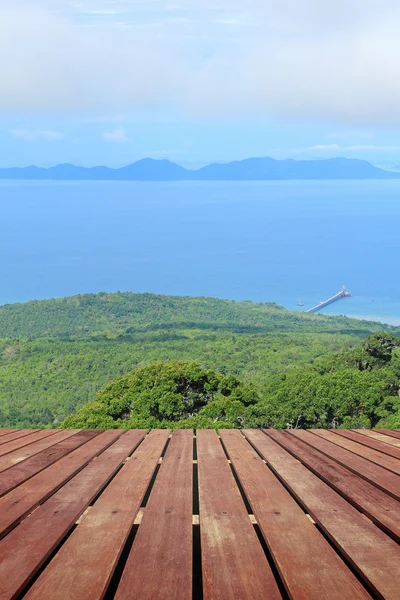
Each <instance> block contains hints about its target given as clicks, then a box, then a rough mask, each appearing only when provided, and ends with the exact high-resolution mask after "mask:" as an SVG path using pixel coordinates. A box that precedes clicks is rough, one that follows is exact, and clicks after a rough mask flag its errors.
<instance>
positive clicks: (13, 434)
mask: <svg viewBox="0 0 400 600" xmlns="http://www.w3.org/2000/svg"><path fill="white" fill-rule="evenodd" d="M35 431H39V429H13V430H11V431H10V432H9V433H7V434H5V435H3V436H2V437H1V439H0V446H1V445H2V444H5V443H6V442H11V441H12V440H16V439H18V438H20V437H25V436H26V435H30V434H31V433H34V432H35Z"/></svg>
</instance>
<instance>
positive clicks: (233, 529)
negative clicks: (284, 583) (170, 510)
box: [196, 430, 281, 600]
mask: <svg viewBox="0 0 400 600" xmlns="http://www.w3.org/2000/svg"><path fill="white" fill-rule="evenodd" d="M196 435H197V460H198V467H199V504H200V534H201V548H202V567H203V593H204V598H205V599H206V600H208V599H211V598H212V599H213V600H217V599H221V600H230V599H232V600H235V599H236V598H240V599H241V600H246V599H249V600H264V599H265V600H269V599H275V598H281V594H280V592H279V590H278V587H277V585H276V582H275V579H274V576H273V574H272V571H271V569H270V567H269V564H268V562H267V559H266V557H265V554H264V552H263V550H262V547H261V546H260V544H259V541H258V539H257V536H256V533H255V531H254V528H253V526H252V524H251V522H250V519H249V515H248V513H247V510H246V506H245V504H244V502H243V500H242V498H241V495H240V492H239V489H238V487H237V485H236V483H235V480H234V477H233V475H232V473H231V469H230V467H229V464H228V462H227V459H226V456H225V453H224V451H223V449H222V447H221V444H220V442H219V440H218V437H217V434H216V433H215V431H207V430H201V431H197V434H196Z"/></svg>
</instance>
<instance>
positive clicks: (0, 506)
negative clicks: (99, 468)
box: [0, 429, 123, 538]
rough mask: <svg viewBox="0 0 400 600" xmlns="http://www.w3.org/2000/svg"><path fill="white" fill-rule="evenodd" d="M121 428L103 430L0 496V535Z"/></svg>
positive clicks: (53, 490)
mask: <svg viewBox="0 0 400 600" xmlns="http://www.w3.org/2000/svg"><path fill="white" fill-rule="evenodd" d="M122 433H123V431H121V430H116V429H112V430H110V431H104V432H102V433H100V434H99V435H97V436H96V437H95V438H94V439H93V440H90V441H89V442H87V443H86V444H84V445H83V446H82V447H80V448H78V449H77V450H74V451H73V452H71V453H70V454H68V455H67V456H64V458H62V459H61V460H60V461H58V462H57V463H55V464H53V465H51V466H50V467H48V468H47V469H45V470H44V471H41V472H40V473H38V474H37V475H35V476H34V477H31V479H29V480H28V481H26V482H25V483H23V484H22V485H20V486H18V487H17V488H15V489H13V490H12V491H11V492H9V493H8V494H6V495H5V496H3V497H2V498H0V538H1V537H3V536H4V535H5V534H6V533H8V531H10V529H12V528H13V527H14V526H15V525H16V524H17V523H19V522H20V521H21V520H22V519H23V518H24V517H25V516H26V515H27V514H29V513H30V512H32V511H33V509H34V508H36V507H37V506H38V505H39V504H41V503H43V502H44V501H45V500H47V498H49V497H50V496H51V495H52V494H54V493H55V492H56V491H57V490H58V489H59V488H60V487H61V486H62V485H64V484H65V483H66V482H67V481H68V480H69V479H71V477H73V476H74V475H76V473H78V472H79V471H80V470H81V469H83V467H85V466H86V465H87V464H88V463H89V462H90V461H91V460H92V459H93V458H94V457H95V456H97V455H98V454H100V453H101V452H103V450H105V449H106V448H108V446H110V445H111V444H112V443H113V442H115V440H116V439H117V438H119V437H120V436H121V434H122Z"/></svg>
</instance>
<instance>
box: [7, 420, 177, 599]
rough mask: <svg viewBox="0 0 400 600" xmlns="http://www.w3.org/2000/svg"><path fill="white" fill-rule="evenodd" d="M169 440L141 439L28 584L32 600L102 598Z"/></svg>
mask: <svg viewBox="0 0 400 600" xmlns="http://www.w3.org/2000/svg"><path fill="white" fill-rule="evenodd" d="M168 436H169V431H167V430H154V431H152V432H151V433H150V434H149V435H148V436H147V437H146V439H145V440H144V442H143V443H142V444H141V445H140V446H139V448H138V449H137V450H136V452H135V453H134V454H133V456H132V457H131V458H130V459H129V460H128V461H127V462H126V464H125V465H124V466H123V468H122V469H121V471H120V472H119V473H118V474H117V475H116V477H115V478H114V479H113V480H112V482H111V483H110V484H109V486H108V487H107V488H106V489H105V491H104V492H103V493H102V495H101V496H100V498H99V499H98V500H97V502H96V503H95V504H94V506H92V507H91V508H90V509H89V511H88V512H87V513H85V514H84V515H83V517H82V519H81V521H80V524H79V526H78V527H77V528H76V530H75V531H74V532H73V534H72V535H71V536H70V537H69V538H68V540H67V541H66V542H65V544H64V545H63V546H62V548H61V550H60V551H59V552H58V554H57V555H56V556H55V557H54V559H53V560H52V561H51V563H50V564H49V566H48V567H47V568H46V569H45V571H44V572H43V574H42V575H41V576H40V577H39V579H38V580H37V582H36V583H35V584H34V585H33V588H32V590H31V592H30V593H29V595H28V597H29V598H30V599H31V600H33V599H35V598H38V599H39V600H47V599H48V600H69V599H70V598H84V599H85V600H98V599H99V598H103V597H104V594H105V592H106V590H107V587H108V584H109V582H110V579H111V576H112V574H113V572H114V569H115V566H116V564H117V562H118V559H119V557H120V555H121V552H122V549H123V547H124V545H125V542H126V540H127V537H128V534H129V532H130V530H131V528H132V525H133V522H134V519H135V517H136V515H137V512H138V510H139V508H140V504H141V501H142V499H143V496H144V494H145V492H146V489H147V487H148V485H149V483H150V480H151V477H152V475H153V473H154V470H155V468H156V466H157V463H158V460H159V458H160V455H161V453H162V450H163V448H164V446H165V444H166V442H167V440H168ZM107 452H108V451H107ZM6 539H7V538H6ZM105 542H106V543H105ZM0 550H1V543H0ZM88 573H93V574H96V576H89V577H88ZM0 574H1V567H0Z"/></svg>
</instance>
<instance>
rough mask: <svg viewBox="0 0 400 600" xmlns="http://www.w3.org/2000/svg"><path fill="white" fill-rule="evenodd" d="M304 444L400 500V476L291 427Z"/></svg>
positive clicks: (295, 435) (291, 432) (316, 436)
mask: <svg viewBox="0 0 400 600" xmlns="http://www.w3.org/2000/svg"><path fill="white" fill-rule="evenodd" d="M288 433H289V435H292V436H294V437H296V438H298V439H300V440H302V441H303V442H305V443H306V444H309V445H310V446H311V447H312V448H315V449H317V450H318V451H319V452H322V453H323V454H325V455H326V456H329V458H332V459H333V460H335V461H336V462H337V463H339V464H341V465H342V466H343V467H346V469H349V470H350V471H352V472H353V473H355V474H356V475H359V476H360V477H362V478H363V479H365V480H366V481H369V482H370V483H373V484H374V485H375V486H376V487H378V488H380V489H381V490H383V491H384V492H386V493H387V494H390V495H391V496H393V498H396V500H400V478H399V477H398V476H397V475H396V474H395V473H392V472H391V471H387V470H386V469H384V468H383V467H381V466H379V465H376V464H374V463H372V462H370V461H369V460H367V459H366V458H362V457H361V456H358V455H357V454H353V453H352V452H349V450H345V449H344V448H340V446H337V445H336V444H333V443H332V442H330V441H328V440H325V439H322V438H321V437H320V436H318V435H313V434H312V433H310V432H309V431H305V430H300V429H293V430H290V432H288Z"/></svg>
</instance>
